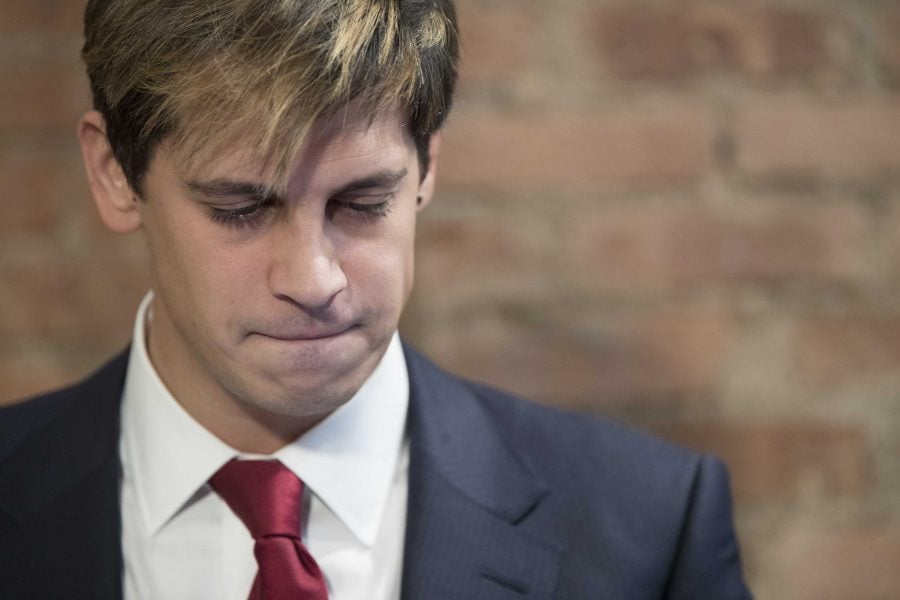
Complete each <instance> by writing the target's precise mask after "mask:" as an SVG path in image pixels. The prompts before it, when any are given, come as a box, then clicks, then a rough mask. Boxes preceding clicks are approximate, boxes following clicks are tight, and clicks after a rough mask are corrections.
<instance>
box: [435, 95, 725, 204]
mask: <svg viewBox="0 0 900 600" xmlns="http://www.w3.org/2000/svg"><path fill="white" fill-rule="evenodd" d="M713 135H714V132H713V126H712V123H711V121H710V118H709V116H708V115H707V113H706V112H705V111H704V110H702V109H700V108H697V107H688V106H678V105H674V106H673V105H667V106H666V107H665V108H659V109H653V108H645V109H638V108H633V109H619V110H612V109H610V110H604V111H602V112H595V113H589V114H580V115H559V114H555V113H550V114H531V115H515V116H514V115H505V114H479V115H469V114H467V115H458V116H457V118H456V119H454V120H453V122H452V123H451V125H450V127H449V128H448V130H447V134H446V136H445V144H444V148H443V150H442V165H441V184H442V185H444V186H447V187H451V188H452V187H467V188H469V187H484V188H487V189H495V190H496V189H504V190H523V189H524V190H535V189H540V190H545V189H546V190H547V191H552V192H554V193H558V192H559V191H566V190H578V191H587V190H596V189H622V188H626V187H630V188H636V189H648V188H659V187H664V186H668V185H671V184H674V183H679V182H684V181H692V180H695V179H697V178H698V177H699V176H701V175H702V174H703V173H704V172H705V171H706V170H707V169H708V168H709V166H710V164H711V163H712V145H713Z"/></svg>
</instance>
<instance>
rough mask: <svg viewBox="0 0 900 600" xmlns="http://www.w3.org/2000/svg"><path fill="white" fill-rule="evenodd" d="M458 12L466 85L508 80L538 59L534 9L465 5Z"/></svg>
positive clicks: (461, 5) (512, 5)
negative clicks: (535, 58)
mask: <svg viewBox="0 0 900 600" xmlns="http://www.w3.org/2000/svg"><path fill="white" fill-rule="evenodd" d="M457 9H458V16H459V26H460V30H461V40H460V45H461V47H462V51H461V59H462V60H461V65H462V69H461V72H460V80H461V82H462V83H463V84H464V85H465V84H467V83H490V82H496V81H497V80H502V79H508V78H510V77H512V76H513V75H515V74H516V73H518V72H519V71H521V70H523V69H525V68H526V67H528V65H529V63H530V62H531V61H532V60H533V59H534V57H535V56H536V54H537V52H536V50H535V48H534V46H535V33H536V29H537V17H536V16H535V14H534V12H533V10H534V7H529V6H527V5H519V4H498V3H494V2H461V3H458V4H457ZM529 9H530V10H529Z"/></svg>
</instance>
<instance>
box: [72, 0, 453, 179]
mask: <svg viewBox="0 0 900 600" xmlns="http://www.w3.org/2000/svg"><path fill="white" fill-rule="evenodd" d="M458 55H459V48H458V36H457V30H456V16H455V11H454V8H453V4H452V0H90V1H89V2H88V6H87V10H86V11H85V44H84V48H83V50H82V56H83V58H84V61H85V64H86V65H87V72H88V77H89V78H90V82H91V90H92V93H93V99H94V107H95V108H96V109H97V110H98V111H100V112H101V113H102V114H103V116H104V118H105V120H106V126H107V136H108V137H109V141H110V145H111V147H112V150H113V153H114V155H115V156H116V159H117V160H118V161H119V164H120V165H121V166H122V169H123V170H124V172H125V176H126V178H127V179H128V182H129V183H130V184H131V186H132V188H133V189H134V190H135V191H136V192H138V193H140V190H141V178H142V176H143V174H144V173H145V172H146V169H147V167H148V165H149V161H150V158H151V157H152V154H153V152H154V150H155V149H156V147H157V146H158V144H159V143H160V142H161V141H162V140H163V139H170V140H171V141H172V142H173V145H174V147H175V148H177V149H178V150H179V151H180V152H182V153H183V155H184V157H185V158H187V159H189V160H194V159H198V160H201V161H203V160H208V159H210V158H212V157H214V156H216V155H217V154H219V153H221V152H224V151H227V150H229V149H231V148H234V147H239V148H241V149H244V150H249V151H250V152H251V153H252V155H253V157H254V158H256V159H259V160H262V161H264V164H265V165H266V166H267V167H269V168H271V169H273V170H274V173H275V174H276V175H277V176H278V177H279V179H280V178H281V177H283V176H284V175H285V173H286V172H287V169H288V168H289V166H290V164H291V163H292V162H293V160H294V159H295V157H296V155H297V153H298V152H299V150H300V147H301V146H302V144H303V141H304V140H305V138H306V136H307V133H308V132H309V130H310V128H311V127H312V126H313V124H314V123H315V122H316V121H317V120H319V119H321V118H327V117H329V116H332V115H334V114H336V113H338V112H339V111H341V110H344V109H346V108H347V107H348V105H349V104H350V103H351V102H353V108H354V110H358V111H360V112H359V113H358V114H368V115H372V116H373V117H374V116H375V115H378V114H381V113H383V112H384V111H393V110H397V109H399V110H400V111H401V113H402V114H403V115H404V116H405V118H406V126H408V127H409V128H410V134H411V136H412V138H413V140H414V141H415V143H416V147H417V149H418V151H419V157H420V161H421V162H422V164H423V166H427V160H428V140H429V139H430V137H431V135H432V134H433V133H434V132H435V131H437V130H438V129H439V128H440V127H441V126H442V125H443V123H444V121H445V119H446V117H447V114H448V112H449V110H450V106H451V104H452V97H453V90H454V87H455V82H456V72H457V63H458Z"/></svg>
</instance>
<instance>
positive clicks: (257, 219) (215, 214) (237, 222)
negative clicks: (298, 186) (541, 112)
mask: <svg viewBox="0 0 900 600" xmlns="http://www.w3.org/2000/svg"><path fill="white" fill-rule="evenodd" d="M279 204H280V202H279V200H278V199H277V198H275V197H274V196H270V197H267V198H261V199H259V200H256V201H254V202H252V203H251V204H244V205H241V206H237V207H234V208H222V207H218V206H210V207H209V209H210V217H211V218H212V220H213V221H215V222H216V223H221V224H223V225H226V226H228V227H234V228H238V229H252V228H254V227H258V226H259V225H261V224H262V222H263V221H264V220H265V219H266V218H268V216H269V215H270V214H271V213H272V211H273V210H274V209H276V208H277V207H278V205H279Z"/></svg>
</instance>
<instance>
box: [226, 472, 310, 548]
mask: <svg viewBox="0 0 900 600" xmlns="http://www.w3.org/2000/svg"><path fill="white" fill-rule="evenodd" d="M209 484H210V486H212V488H213V489H214V490H215V491H216V493H217V494H219V496H221V497H222V499H223V500H225V502H226V503H227V504H228V506H230V507H231V510H232V511H234V513H235V514H236V515H237V516H238V517H240V519H241V521H243V522H244V525H245V526H246V527H247V529H249V530H250V535H252V536H253V539H259V538H262V537H266V536H272V535H282V536H288V537H293V538H297V539H299V538H300V508H301V507H300V501H301V498H302V497H303V482H301V481H300V479H299V478H297V476H296V475H294V473H293V472H291V471H290V470H289V469H288V468H287V467H285V466H284V465H283V464H281V463H280V462H278V461H273V460H237V459H234V460H231V461H230V462H228V463H227V464H226V465H225V466H224V467H222V468H221V469H219V470H218V471H217V472H216V474H215V475H213V476H212V478H211V479H210V480H209Z"/></svg>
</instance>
